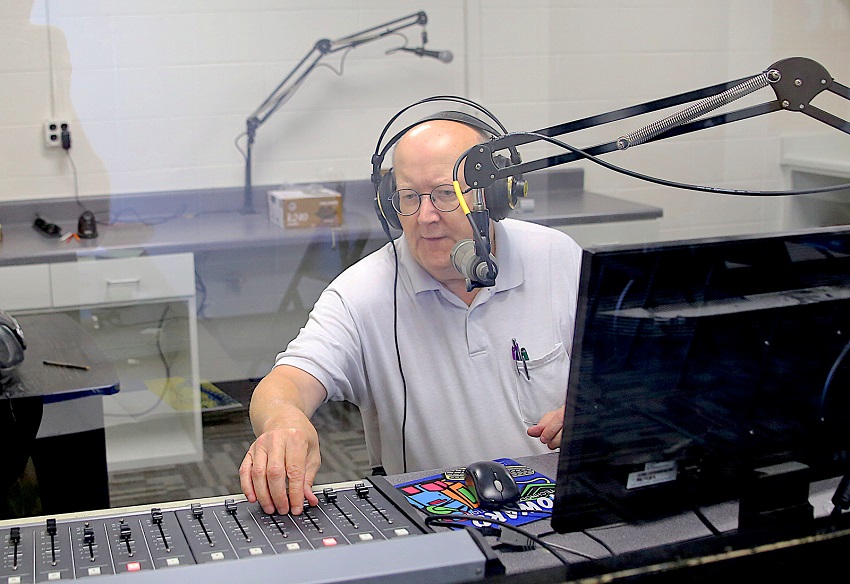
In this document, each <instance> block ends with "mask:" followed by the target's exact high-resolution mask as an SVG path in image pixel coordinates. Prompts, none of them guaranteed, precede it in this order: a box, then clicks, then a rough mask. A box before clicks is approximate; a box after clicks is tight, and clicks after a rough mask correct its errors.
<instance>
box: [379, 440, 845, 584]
mask: <svg viewBox="0 0 850 584" xmlns="http://www.w3.org/2000/svg"><path fill="white" fill-rule="evenodd" d="M516 461H517V462H519V463H521V464H524V465H526V466H529V467H531V468H533V469H534V470H536V471H538V472H540V473H542V474H544V475H546V476H547V477H549V478H551V479H552V480H555V477H556V476H557V465H558V455H557V453H552V454H544V455H541V456H533V457H523V458H517V459H516ZM437 472H438V471H433V470H432V471H422V472H411V473H407V474H403V475H396V476H390V477H387V478H388V479H389V481H390V483H392V484H394V485H399V484H401V483H405V482H408V481H413V480H416V479H420V478H424V477H428V476H432V475H434V474H437ZM837 483H838V479H831V480H826V481H819V482H816V483H813V484H812V486H811V489H810V496H809V500H810V502H811V503H812V505H813V506H814V508H815V517H817V518H818V521H825V520H826V519H827V517H826V516H827V515H828V514H829V511H831V503H830V501H829V499H830V497H831V495H832V493H834V492H835V488H836V485H837ZM700 511H701V512H702V514H703V515H704V517H706V519H707V520H708V521H710V523H711V524H712V526H713V527H715V529H717V530H718V531H720V532H721V534H725V535H728V536H733V535H735V532H736V530H737V517H738V503H737V502H736V501H734V502H728V503H722V504H717V505H712V506H710V507H705V508H702V509H701V510H700ZM522 528H523V529H525V530H527V531H528V532H529V533H531V534H532V535H537V536H540V535H541V534H546V535H545V537H544V541H546V542H547V543H550V544H556V545H559V546H563V547H564V548H567V549H570V550H575V551H577V552H580V553H581V554H587V555H588V556H590V557H593V558H596V559H600V560H603V561H608V560H609V559H611V560H615V561H614V562H612V563H616V558H612V556H611V554H610V552H609V551H608V550H606V549H605V547H604V546H602V545H601V544H600V543H599V541H597V540H601V541H604V542H605V544H606V545H607V546H608V547H610V548H611V549H612V550H613V551H614V552H615V553H616V554H617V556H623V557H629V556H630V555H631V556H633V554H632V553H635V554H640V553H645V554H646V558H647V559H646V561H647V562H650V561H659V557H662V556H663V552H661V554H659V549H660V547H661V546H676V545H677V544H678V545H683V546H688V545H691V546H697V547H695V548H694V549H695V550H696V549H698V547H699V546H700V545H705V546H709V545H711V544H716V546H717V548H718V550H717V551H720V550H721V549H722V548H723V545H724V544H723V542H722V541H721V540H719V539H717V538H716V536H714V535H713V534H712V531H711V530H710V529H709V528H708V527H707V526H706V525H705V524H704V523H703V522H702V520H701V519H700V518H699V517H698V516H697V514H696V513H693V512H688V513H683V514H681V515H676V516H673V517H668V518H665V519H661V520H658V521H651V522H646V523H643V524H639V525H638V524H635V525H631V524H616V525H610V526H604V527H598V528H594V529H589V530H586V531H584V532H577V533H566V534H555V533H553V532H552V528H551V525H550V522H549V519H548V518H547V519H542V520H539V521H536V522H533V523H527V524H525V525H523V526H522ZM438 529H440V528H438ZM777 537H778V536H777ZM753 539H755V537H754V538H753ZM487 540H488V543H490V544H491V545H494V546H497V544H498V539H497V538H496V537H493V536H488V537H487ZM697 542H700V543H697ZM736 543H740V544H741V545H747V544H748V543H749V542H748V541H746V540H742V541H740V542H736ZM762 543H763V542H762ZM767 547H770V546H767ZM495 549H496V551H497V555H498V557H499V559H500V560H501V561H502V563H503V564H504V565H505V568H506V573H507V574H508V575H509V576H517V575H522V574H532V573H538V574H539V573H540V571H546V570H551V569H556V570H557V569H559V568H561V564H560V562H559V561H558V560H557V559H555V558H554V557H553V556H552V554H550V553H549V552H548V551H546V550H544V549H543V548H541V547H539V546H538V547H537V548H536V549H533V550H528V551H509V550H504V549H499V547H498V546H497V547H496V548H495ZM558 552H559V553H561V555H562V556H564V557H565V558H566V559H567V560H568V561H569V562H570V563H571V564H576V563H581V562H584V561H586V560H587V558H585V557H582V556H581V555H578V554H575V553H570V552H569V551H565V550H564V549H558ZM694 553H697V552H696V551H695V552H694ZM700 553H701V554H702V553H708V552H704V551H701V552H700ZM633 557H634V556H633ZM683 557H687V555H684V556H683ZM629 561H631V562H634V561H635V560H634V559H631V560H629ZM638 561H640V560H638ZM612 569H613V568H612ZM557 573H558V572H557V571H556V572H554V574H557ZM529 581H534V579H533V578H532V579H531V580H529ZM547 581H554V580H547Z"/></svg>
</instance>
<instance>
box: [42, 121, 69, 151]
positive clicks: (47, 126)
mask: <svg viewBox="0 0 850 584" xmlns="http://www.w3.org/2000/svg"><path fill="white" fill-rule="evenodd" d="M67 129H68V122H66V121H65V120H45V122H44V145H45V146H47V147H48V148H59V147H61V146H62V130H67Z"/></svg>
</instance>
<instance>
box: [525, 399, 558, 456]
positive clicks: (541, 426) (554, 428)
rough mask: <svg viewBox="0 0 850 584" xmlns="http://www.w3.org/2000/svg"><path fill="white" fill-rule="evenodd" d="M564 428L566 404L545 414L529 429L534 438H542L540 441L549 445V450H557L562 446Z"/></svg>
mask: <svg viewBox="0 0 850 584" xmlns="http://www.w3.org/2000/svg"><path fill="white" fill-rule="evenodd" d="M563 428H564V406H561V407H560V408H558V409H557V410H552V411H551V412H549V413H546V414H543V417H542V418H540V421H539V422H537V423H536V424H534V425H533V426H531V427H530V428H529V429H528V435H529V436H531V437H533V438H540V441H541V442H542V443H543V444H545V445H547V446H548V447H549V450H556V449H557V448H559V447H560V446H561V431H562V430H563Z"/></svg>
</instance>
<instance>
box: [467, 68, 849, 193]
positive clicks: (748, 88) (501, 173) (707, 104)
mask: <svg viewBox="0 0 850 584" xmlns="http://www.w3.org/2000/svg"><path fill="white" fill-rule="evenodd" d="M768 85H769V86H770V87H771V88H772V89H773V90H774V92H775V94H776V99H775V100H773V101H769V102H765V103H762V104H759V105H755V106H750V107H746V108H743V109H739V110H735V111H732V112H728V113H724V114H719V115H716V116H713V117H709V118H702V119H697V118H699V116H702V115H704V114H706V113H708V112H710V111H713V110H715V109H718V108H720V107H722V106H724V105H727V104H729V103H731V102H732V101H735V100H737V99H739V98H741V97H744V96H745V95H748V94H750V93H752V92H754V91H756V90H758V89H761V88H763V87H766V86H768ZM822 91H829V92H831V93H834V94H836V95H838V96H840V97H843V98H845V99H847V100H850V87H847V86H846V85H842V84H841V83H838V82H837V81H835V80H834V79H833V78H832V77H831V76H830V75H829V73H828V72H827V70H826V69H825V68H824V67H822V66H821V65H820V64H819V63H817V62H816V61H813V60H811V59H807V58H805V57H791V58H788V59H784V60H781V61H777V62H776V63H774V64H773V65H771V66H770V67H769V68H768V69H767V70H765V71H764V72H762V73H760V74H758V75H755V76H752V77H745V78H742V79H738V80H735V81H729V82H726V83H721V84H718V85H712V86H709V87H704V88H702V89H697V90H694V91H689V92H686V93H680V94H678V95H673V96H670V97H666V98H662V99H657V100H653V101H648V102H645V103H642V104H638V105H635V106H631V107H627V108H623V109H619V110H615V111H611V112H607V113H604V114H599V115H595V116H591V117H587V118H582V119H580V120H575V121H572V122H567V123H563V124H558V125H555V126H550V127H548V128H543V129H541V130H537V131H536V132H529V133H517V134H506V135H504V136H501V137H498V138H495V139H493V140H490V141H489V142H486V143H484V144H479V145H478V146H476V147H474V148H472V149H470V150H469V151H468V152H467V153H466V154H465V155H464V156H465V157H466V160H465V162H464V176H465V179H466V183H467V185H468V186H470V187H472V188H485V187H487V186H489V185H491V184H493V183H494V182H495V181H497V180H500V179H504V178H507V177H509V176H516V175H521V174H524V173H526V172H534V171H536V170H542V169H544V168H550V167H552V166H557V165H560V164H565V163H567V162H572V161H574V160H578V159H580V158H584V157H585V154H589V155H592V156H596V155H599V154H605V153H608V152H612V151H614V150H625V149H626V148H628V147H630V146H637V145H639V144H644V143H647V142H652V141H655V140H662V139H665V138H670V137H673V136H678V135H682V134H687V133H690V132H695V131H698V130H702V129H705V128H711V127H714V126H719V125H723V124H726V123H730V122H735V121H739V120H744V119H747V118H752V117H755V116H759V115H763V114H767V113H771V112H774V111H777V110H787V111H796V112H800V113H803V114H806V115H808V116H810V117H812V118H814V119H816V120H819V121H821V122H823V123H825V124H827V125H829V126H832V127H833V128H836V129H838V130H840V131H842V132H844V133H847V134H850V122H847V121H846V120H844V119H842V118H839V117H837V116H834V115H832V114H830V113H828V112H826V111H824V110H822V109H819V108H817V107H816V106H813V105H811V103H810V102H811V100H812V99H813V98H814V97H815V96H816V95H818V94H820V93H821V92H822ZM695 100H699V101H697V103H694V104H692V105H691V106H689V107H687V108H685V109H684V110H681V111H679V112H677V113H675V114H672V115H670V116H668V117H666V118H664V119H662V120H659V121H658V122H655V123H653V124H650V125H648V126H645V127H643V128H641V129H639V130H636V131H634V132H631V133H629V134H627V135H624V136H620V137H619V138H618V139H617V140H614V141H611V142H607V143H603V144H598V145H596V146H592V147H590V148H586V149H584V150H582V151H581V152H569V153H564V154H561V155H557V156H549V157H546V158H540V159H537V160H532V161H529V162H523V163H520V164H515V165H511V166H507V167H498V166H497V165H496V163H495V162H494V158H493V156H494V155H495V153H497V152H499V151H501V150H505V149H508V148H516V147H517V146H521V145H523V144H529V143H532V142H537V141H540V140H543V139H544V137H554V136H560V135H563V134H567V133H570V132H575V131H578V130H583V129H586V128H591V127H594V126H598V125H601V124H607V123H610V122H614V121H618V120H623V119H626V118H630V117H634V116H638V115H642V114H646V113H650V112H654V111H657V110H660V109H666V108H669V107H673V106H679V105H683V104H686V103H689V102H692V101H695Z"/></svg>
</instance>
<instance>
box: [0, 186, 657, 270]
mask: <svg viewBox="0 0 850 584" xmlns="http://www.w3.org/2000/svg"><path fill="white" fill-rule="evenodd" d="M576 170H578V172H575V171H570V172H562V173H559V174H557V175H554V178H547V180H546V182H541V180H538V181H537V182H538V183H539V186H538V187H532V189H531V192H532V193H535V194H534V195H533V196H531V197H530V198H533V200H534V210H533V211H521V210H519V209H516V210H514V211H513V212H512V214H511V216H512V217H515V218H517V219H522V220H525V221H532V222H535V223H540V224H543V225H548V226H563V225H573V224H588V223H604V222H612V221H634V220H641V219H645V220H648V219H655V218H658V217H661V214H662V210H661V209H660V208H658V207H652V206H649V205H643V204H639V203H633V202H629V201H624V200H621V199H616V198H614V197H609V196H605V195H599V194H596V193H590V192H587V191H584V190H583V188H582V183H583V172H581V169H576ZM529 182H530V183H531V182H532V181H529ZM540 187H542V188H540ZM267 188H268V187H264V188H262V189H260V188H259V187H258V190H257V192H258V193H260V192H262V193H264V192H265V191H266V190H267ZM342 190H344V191H345V192H344V195H343V211H344V212H343V225H342V226H341V227H339V228H298V229H284V228H282V227H279V226H277V225H275V224H273V223H271V222H270V221H269V218H268V213H267V209H266V205H265V201H264V200H263V201H261V202H262V205H260V204H258V205H255V209H257V212H256V213H253V214H244V213H242V212H241V207H242V202H243V197H242V191H241V189H216V190H207V191H181V192H177V193H168V194H163V193H149V194H136V195H114V196H112V197H98V198H87V199H85V200H84V203H85V208H86V209H89V210H91V211H92V212H94V213H95V216H96V217H97V221H98V237H97V238H95V239H89V240H78V239H75V238H74V239H71V240H69V241H68V242H63V241H61V240H60V239H59V238H53V237H47V236H46V235H43V234H41V233H40V232H39V231H37V230H36V229H35V228H34V227H33V226H32V222H33V220H34V219H35V218H36V216H41V217H42V218H43V219H45V221H48V222H52V223H55V224H57V225H59V226H60V227H61V228H62V230H63V233H67V232H69V231H70V232H74V231H75V230H76V222H77V217H78V216H79V214H80V212H81V211H82V207H83V205H82V204H78V203H77V202H76V201H74V200H73V199H55V200H54V199H51V200H41V201H35V202H13V203H5V204H0V221H2V226H3V239H2V242H0V265H16V264H32V263H44V262H62V261H76V260H77V259H78V258H79V257H82V256H92V257H98V256H109V257H113V256H121V255H139V254H149V255H155V254H164V253H178V252H186V251H189V252H202V251H216V250H233V249H239V248H256V247H269V246H278V245H290V244H292V245H297V244H307V243H311V242H316V241H323V240H327V241H328V242H334V241H338V240H363V239H367V238H369V237H384V234H383V231H382V229H381V226H380V223H379V221H378V218H377V216H376V215H375V212H374V210H373V203H372V199H373V196H374V195H373V192H372V188H371V184H370V183H369V182H368V181H351V182H348V183H343V186H342Z"/></svg>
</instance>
